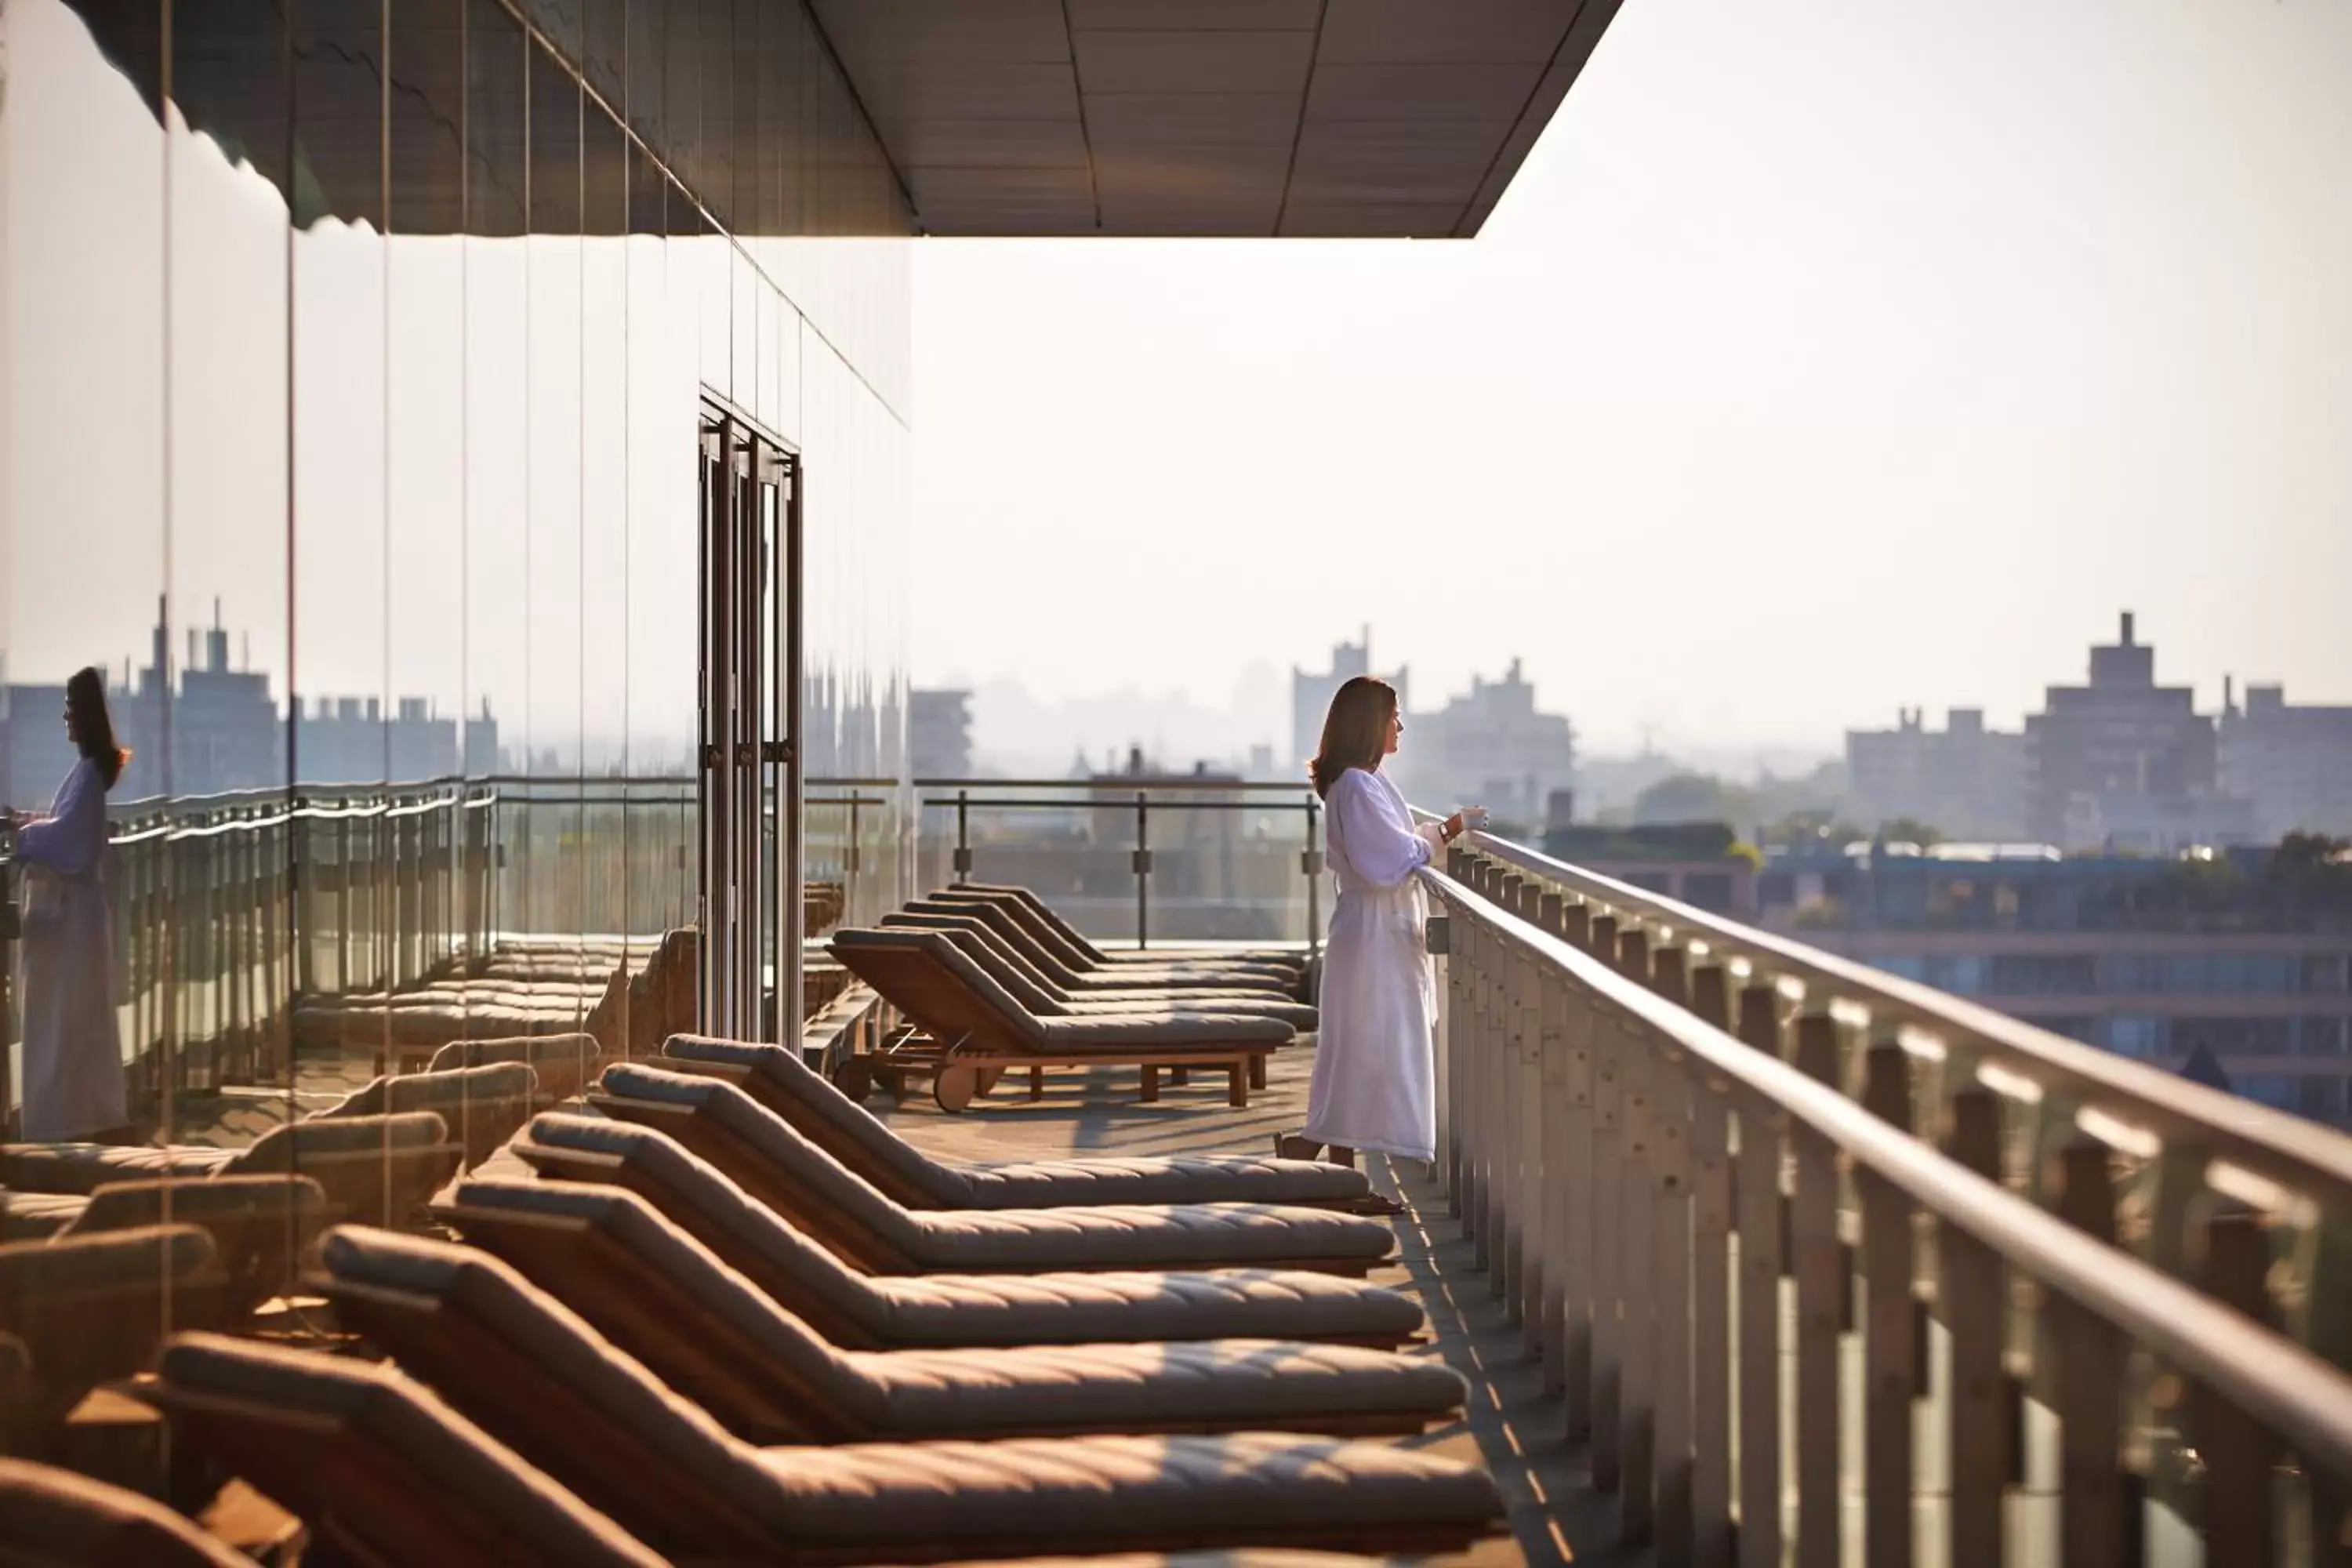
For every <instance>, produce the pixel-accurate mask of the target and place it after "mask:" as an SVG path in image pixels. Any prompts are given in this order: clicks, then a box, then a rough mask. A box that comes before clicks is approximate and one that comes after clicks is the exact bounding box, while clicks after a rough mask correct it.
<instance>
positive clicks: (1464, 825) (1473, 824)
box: [1438, 805, 1486, 844]
mask: <svg viewBox="0 0 2352 1568" xmlns="http://www.w3.org/2000/svg"><path fill="white" fill-rule="evenodd" d="M1484 826H1486V807H1485V806H1483V805H1465V806H1464V807H1463V808H1462V809H1461V810H1459V811H1457V812H1455V813H1454V815H1453V816H1449V817H1447V818H1446V819H1445V820H1444V822H1442V823H1440V824H1438V831H1439V832H1441V833H1443V834H1444V835H1445V841H1446V842H1447V843H1448V844H1451V843H1453V842H1454V840H1455V839H1457V838H1459V837H1462V836H1463V835H1464V834H1465V833H1475V832H1476V831H1477V830H1478V829H1479V828H1482V827H1484Z"/></svg>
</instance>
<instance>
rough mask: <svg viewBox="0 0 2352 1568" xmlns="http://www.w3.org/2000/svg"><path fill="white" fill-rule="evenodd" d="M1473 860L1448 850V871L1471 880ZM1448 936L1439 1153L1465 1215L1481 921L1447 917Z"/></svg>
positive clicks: (1449, 1206)
mask: <svg viewBox="0 0 2352 1568" xmlns="http://www.w3.org/2000/svg"><path fill="white" fill-rule="evenodd" d="M1469 858H1470V855H1469V851H1468V850H1466V849H1452V850H1448V851H1447V852H1446V857H1445V860H1446V873H1447V875H1449V876H1451V877H1452V878H1453V879H1454V880H1455V881H1457V882H1466V879H1467V878H1468V876H1469V870H1470V867H1469ZM1445 937H1446V952H1445V1107H1444V1109H1445V1118H1444V1134H1445V1142H1444V1147H1443V1148H1441V1149H1440V1150H1439V1151H1438V1153H1439V1155H1440V1157H1441V1158H1442V1159H1443V1160H1444V1169H1445V1208H1446V1212H1447V1213H1448V1214H1450V1215H1453V1216H1454V1218H1455V1219H1463V1218H1465V1217H1466V1216H1467V1215H1468V1213H1469V1210H1468V1208H1467V1207H1466V1205H1465V1192H1466V1190H1467V1185H1468V1182H1469V1161H1468V1156H1467V1153H1466V1147H1467V1146H1466V1143H1465V1138H1466V1136H1467V1134H1468V1131H1469V1122H1468V1118H1469V1115H1470V1095H1469V1083H1470V1066H1469V1058H1470V975H1471V971H1472V967H1473V965H1474V963H1475V960H1474V959H1473V957H1472V952H1473V951H1474V944H1475V942H1476V941H1477V921H1474V920H1471V919H1468V918H1466V917H1464V916H1461V915H1456V916H1455V917H1454V919H1452V920H1450V921H1447V923H1446V932H1445Z"/></svg>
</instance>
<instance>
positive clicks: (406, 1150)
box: [0, 1106, 527, 1225]
mask: <svg viewBox="0 0 2352 1568" xmlns="http://www.w3.org/2000/svg"><path fill="white" fill-rule="evenodd" d="M526 1109H527V1106H526ZM516 1121H517V1123H518V1124H520V1118H516ZM506 1135H507V1136H511V1135H512V1129H511V1128H509V1129H508V1130H507V1134H506ZM500 1141H501V1142H503V1138H502V1139H501V1140H500ZM464 1159H465V1151H464V1150H463V1149H462V1148H460V1147H459V1146H458V1145H457V1144H456V1143H454V1142H451V1141H450V1139H449V1124H448V1123H447V1122H446V1121H444V1120H443V1119H442V1117H441V1116H440V1115H439V1114H438V1113H437V1112H435V1111H430V1110H401V1111H395V1112H392V1113H388V1114H382V1115H374V1114H366V1115H363V1114H359V1113H356V1112H355V1113H353V1114H351V1115H348V1116H331V1117H330V1116H314V1117H310V1118H309V1119H307V1120H304V1121H289V1122H287V1123H285V1124H284V1125H282V1126H278V1127H273V1128H271V1129H270V1130H269V1131H267V1132H265V1133H263V1134H262V1135H261V1136H260V1137H259V1138H257V1139H255V1140H254V1141H253V1142H252V1143H251V1144H249V1145H247V1147H245V1148H243V1149H215V1148H208V1147H204V1146H199V1145H174V1146H171V1147H165V1148H154V1147H151V1146H142V1145H138V1144H111V1143H11V1144H8V1145H6V1146H5V1147H0V1179H4V1180H0V1184H5V1185H6V1186H8V1187H11V1188H15V1189H19V1190H22V1191H25V1192H35V1193H59V1194H73V1193H79V1194H90V1193H94V1192H96V1191H97V1190H98V1189H99V1188H100V1187H102V1186H105V1185H106V1184H109V1183H111V1182H125V1181H138V1180H142V1179H145V1178H149V1177H156V1176H182V1177H188V1176H194V1177H204V1176H218V1175H249V1174H266V1173H281V1172H292V1173H297V1174H300V1175H304V1176H308V1177H310V1179H311V1180H313V1181H315V1182H317V1183H318V1184H319V1185H320V1187H322V1188H323V1189H325V1191H326V1194H327V1201H328V1202H329V1203H330V1204H331V1205H334V1207H335V1208H336V1210H337V1212H338V1213H339V1214H340V1215H341V1216H342V1217H344V1218H346V1219H353V1220H363V1221H365V1222H367V1223H369V1224H372V1225H384V1224H390V1225H402V1224H405V1223H406V1222H407V1220H408V1218H409V1216H410V1215H413V1214H414V1213H415V1211H416V1210H417V1209H418V1208H420V1207H421V1206H422V1205H424V1203H425V1199H426V1198H429V1197H431V1196H432V1195H433V1194H434V1192H435V1190H436V1189H437V1188H439V1187H440V1186H441V1185H442V1184H443V1183H445V1182H446V1181H448V1179H449V1178H450V1177H451V1176H453V1175H455V1174H457V1168H458V1166H459V1164H460V1163H462V1162H463V1160H464Z"/></svg>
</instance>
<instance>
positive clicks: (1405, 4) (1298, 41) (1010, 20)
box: [812, 0, 1618, 239]
mask: <svg viewBox="0 0 2352 1568" xmlns="http://www.w3.org/2000/svg"><path fill="white" fill-rule="evenodd" d="M812 4H813V5H814V9H815V12H816V16H817V18H818V21H819V23H820V24H821V25H822V26H823V27H824V30H825V32H826V35H827V37H829V39H830V41H831V43H832V45H833V47H834V49H835V53H836V54H837V55H838V56H839V57H840V59H841V62H842V64H843V66H844V68H845V69H846V70H847V72H848V75H849V79H850V82H851V85H852V86H853V88H854V89H855V90H856V93H857V95H858V98H859V99H860V100H861V101H862V102H863V103H864V105H865V108H866V113H867V115H868V116H869V117H870V118H871V119H872V121H873V123H874V125H875V128H876V130H877V132H879V133H880V135H881V139H882V143H883V146H884V147H885V149H886V150H887V152H888V153H889V156H890V159H891V162H892V163H895V164H896V165H897V167H898V172H899V175H900V177H901V179H902V180H904V182H905V184H906V188H907V192H908V195H909V197H910V198H911V199H912V200H913V203H914V206H915V214H916V220H917V224H918V226H919V228H920V230H921V231H922V232H923V233H926V234H933V235H946V236H1023V235H1030V236H1083V235H1202V236H1223V237H1255V238H1265V237H1275V236H1294V235H1295V236H1326V237H1355V238H1423V239H1443V238H1459V237H1468V236H1471V235H1474V234H1475V233H1477V232H1478V228H1479V226H1480V225H1481V224H1483V223H1484V222H1485V221H1486V215H1487V214H1488V213H1489V212H1491V211H1492V210H1493V209H1494V205H1495V203H1496V200H1497V199H1498V198H1500V196H1501V195H1502V194H1503V189H1504V187H1505V186H1506V185H1507V184H1509V183H1510V180H1511V176H1512V175H1513V174H1516V173H1517V170H1518V167H1519V164H1520V163H1521V161H1522V160H1523V159H1525V157H1526V156H1527V153H1528V148H1530V147H1531V146H1533V145H1534V144H1535V140H1536V138H1537V136H1538V135H1539V134H1541V132H1542V131H1543V128H1544V126H1545V124H1546V123H1547V122H1548V121H1549V120H1550V118H1551V114H1552V110H1554V109H1556V108H1558V107H1559V102H1560V100H1562V99H1563V98H1565V97H1566V96H1567V93H1568V89H1569V88H1570V85H1571V84H1572V83H1573V82H1574V81H1575V80H1576V77H1577V73H1578V72H1579V71H1580V70H1581V69H1582V68H1583V66H1584V62H1585V60H1586V59H1587V58H1590V57H1591V53H1592V50H1593V47H1594V46H1595V45H1596V44H1598V43H1599V42H1600V39H1601V33H1602V32H1603V30H1605V29H1606V28H1607V26H1608V25H1609V21H1610V18H1611V17H1612V16H1614V15H1615V14H1616V10H1617V4H1618V0H812Z"/></svg>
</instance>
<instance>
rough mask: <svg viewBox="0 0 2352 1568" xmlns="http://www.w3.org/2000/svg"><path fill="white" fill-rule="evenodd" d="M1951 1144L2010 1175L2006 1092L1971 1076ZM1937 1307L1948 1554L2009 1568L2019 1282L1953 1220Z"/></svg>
mask: <svg viewBox="0 0 2352 1568" xmlns="http://www.w3.org/2000/svg"><path fill="white" fill-rule="evenodd" d="M1944 1152H1945V1153H1946V1154H1947V1155H1948V1156H1950V1157H1951V1158H1952V1159H1953V1160H1954V1161H1955V1162H1957V1163H1959V1164H1962V1165H1965V1166H1967V1167H1968V1168H1969V1170H1971V1171H1974V1172H1975V1173H1977V1174H1978V1175H1979V1176H1982V1177H1984V1178H1985V1180H1987V1181H1989V1182H1993V1183H1999V1182H2000V1098H1999V1097H1998V1096H1996V1095H1995V1094H1994V1093H1993V1092H1992V1090H1990V1089H1986V1088H1984V1087H1983V1086H1982V1085H1980V1084H1975V1083H1970V1084H1968V1085H1967V1086H1965V1087H1963V1088H1961V1089H1958V1090H1956V1091H1955V1092H1954V1093H1953V1095H1952V1098H1951V1128H1950V1131H1949V1132H1948V1135H1947V1136H1946V1138H1945V1141H1944ZM1936 1305H1937V1310H1938V1315H1939V1316H1940V1317H1941V1318H1942V1320H1943V1322H1944V1328H1945V1331H1946V1332H1948V1334H1949V1335H1950V1336H1951V1346H1952V1349H1951V1394H1950V1399H1951V1411H1950V1426H1949V1433H1950V1436H1949V1438H1948V1446H1949V1447H1950V1449H1951V1472H1952V1474H1951V1504H1950V1527H1949V1533H1948V1542H1949V1548H1948V1552H1947V1553H1946V1561H1947V1562H1949V1563H1955V1564H1958V1563H1984V1564H1985V1565H1986V1568H2000V1563H2001V1562H2002V1558H2003V1554H2004V1552H2005V1550H2006V1545H2005V1540H2004V1537H2005V1534H2006V1531H2005V1529H2004V1526H2003V1514H2004V1499H2005V1497H2006V1495H2007V1490H2008V1485H2009V1477H2010V1470H2011V1454H2010V1446H2011V1430H2012V1428H2011V1422H2010V1400H2009V1372H2008V1368H2007V1365H2006V1364H2005V1358H2006V1352H2007V1350H2008V1347H2009V1316H2010V1308H2009V1288H2008V1279H2007V1271H2006V1269H2005V1268H2004V1267H2003V1265H2002V1263H2001V1260H2000V1254H1998V1253H1996V1252H1994V1251H1993V1250H1992V1248H1990V1247H1987V1246H1985V1245H1984V1244H1983V1243H1982V1242H1980V1241H1979V1240H1978V1239H1977V1238H1976V1237H1972V1236H1969V1235H1968V1234H1967V1233H1965V1232H1963V1231H1960V1230H1958V1229H1955V1228H1953V1227H1952V1226H1939V1227H1938V1228H1937V1232H1936Z"/></svg>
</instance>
